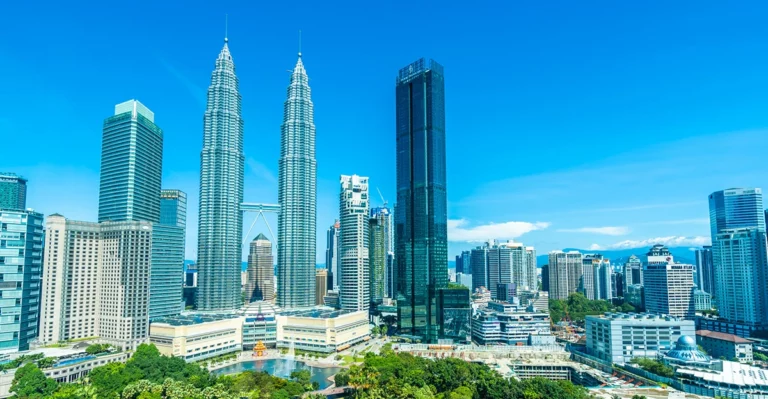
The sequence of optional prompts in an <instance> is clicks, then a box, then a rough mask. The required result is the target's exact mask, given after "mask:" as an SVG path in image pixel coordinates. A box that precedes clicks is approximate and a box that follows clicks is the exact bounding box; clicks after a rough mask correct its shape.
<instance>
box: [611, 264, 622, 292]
mask: <svg viewBox="0 0 768 399" xmlns="http://www.w3.org/2000/svg"><path fill="white" fill-rule="evenodd" d="M611 290H612V291H611V292H612V293H613V297H614V298H623V297H624V274H623V273H622V272H617V271H616V270H614V271H613V273H611Z"/></svg>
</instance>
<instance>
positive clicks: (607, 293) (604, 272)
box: [595, 259, 616, 301]
mask: <svg viewBox="0 0 768 399" xmlns="http://www.w3.org/2000/svg"><path fill="white" fill-rule="evenodd" d="M613 279H614V273H613V268H612V267H611V261H610V260H608V259H602V260H601V261H600V262H599V263H598V265H597V267H596V268H595V298H596V299H602V300H606V301H610V300H612V299H613V297H615V296H616V291H615V285H614V283H613Z"/></svg>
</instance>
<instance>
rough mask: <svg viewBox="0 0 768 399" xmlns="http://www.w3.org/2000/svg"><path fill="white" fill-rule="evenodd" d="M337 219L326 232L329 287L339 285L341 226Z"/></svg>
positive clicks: (326, 264) (326, 261) (326, 262)
mask: <svg viewBox="0 0 768 399" xmlns="http://www.w3.org/2000/svg"><path fill="white" fill-rule="evenodd" d="M340 226H341V224H340V223H339V220H338V219H337V220H336V221H335V222H333V224H332V225H331V227H329V228H328V232H327V233H326V235H325V237H326V247H325V268H326V269H328V289H331V290H332V289H336V288H338V286H339V227H340Z"/></svg>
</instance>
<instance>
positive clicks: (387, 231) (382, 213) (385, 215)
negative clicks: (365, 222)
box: [371, 202, 395, 252]
mask: <svg viewBox="0 0 768 399" xmlns="http://www.w3.org/2000/svg"><path fill="white" fill-rule="evenodd" d="M371 217H372V218H377V219H379V220H381V223H380V224H381V225H382V226H384V245H385V249H386V250H387V252H393V248H394V245H395V243H394V227H393V224H392V211H391V210H390V209H389V208H388V207H387V206H386V202H385V203H384V206H380V207H376V208H371Z"/></svg>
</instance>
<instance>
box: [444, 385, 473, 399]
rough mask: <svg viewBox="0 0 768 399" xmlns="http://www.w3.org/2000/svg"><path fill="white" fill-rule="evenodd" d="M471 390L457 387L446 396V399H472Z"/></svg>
mask: <svg viewBox="0 0 768 399" xmlns="http://www.w3.org/2000/svg"><path fill="white" fill-rule="evenodd" d="M472 395H473V393H472V390H471V389H469V388H467V387H458V388H456V389H454V390H453V391H451V393H449V394H448V399H472Z"/></svg>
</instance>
